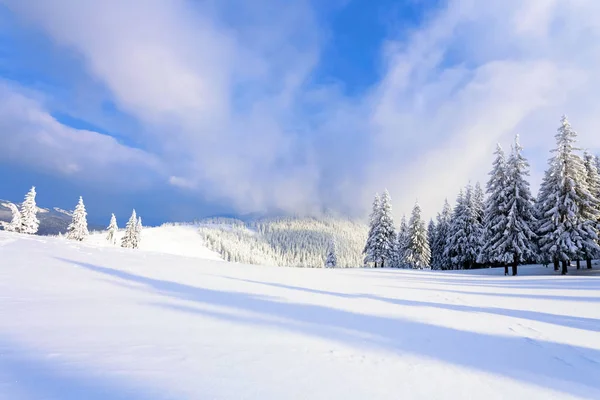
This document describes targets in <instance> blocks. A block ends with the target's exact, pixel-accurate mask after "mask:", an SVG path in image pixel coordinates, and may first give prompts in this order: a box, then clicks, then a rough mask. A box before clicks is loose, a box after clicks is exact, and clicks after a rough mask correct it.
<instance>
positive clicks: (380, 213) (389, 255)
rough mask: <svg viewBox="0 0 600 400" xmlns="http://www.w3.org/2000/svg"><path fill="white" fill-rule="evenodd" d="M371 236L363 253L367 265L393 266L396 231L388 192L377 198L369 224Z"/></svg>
mask: <svg viewBox="0 0 600 400" xmlns="http://www.w3.org/2000/svg"><path fill="white" fill-rule="evenodd" d="M369 225H370V227H369V235H368V238H367V243H366V244H365V248H364V250H363V253H364V254H365V265H366V264H368V263H373V266H374V267H375V268H377V266H378V265H379V266H381V267H382V268H383V267H384V266H388V267H389V266H393V263H394V259H395V249H396V246H395V241H396V231H395V229H394V220H393V218H392V201H391V199H390V195H389V193H388V191H387V190H386V191H385V192H384V193H383V195H382V196H381V197H379V196H377V195H376V196H375V200H374V201H373V211H372V213H371V217H370V222H369Z"/></svg>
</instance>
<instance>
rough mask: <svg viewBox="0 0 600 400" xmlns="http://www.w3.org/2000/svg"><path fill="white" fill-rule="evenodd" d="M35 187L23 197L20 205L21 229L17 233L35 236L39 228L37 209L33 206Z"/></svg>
mask: <svg viewBox="0 0 600 400" xmlns="http://www.w3.org/2000/svg"><path fill="white" fill-rule="evenodd" d="M35 196H36V192H35V186H33V187H32V188H31V189H30V190H29V192H28V193H27V194H26V195H25V201H23V204H21V228H20V229H19V232H21V233H25V234H28V235H35V234H36V233H37V231H38V229H39V227H40V221H39V220H38V218H37V212H38V208H37V205H36V204H35Z"/></svg>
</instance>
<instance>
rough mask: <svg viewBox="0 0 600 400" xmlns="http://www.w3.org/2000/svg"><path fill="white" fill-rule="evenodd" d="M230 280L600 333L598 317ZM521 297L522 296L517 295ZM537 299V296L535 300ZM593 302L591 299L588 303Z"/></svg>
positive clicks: (456, 291)
mask: <svg viewBox="0 0 600 400" xmlns="http://www.w3.org/2000/svg"><path fill="white" fill-rule="evenodd" d="M223 277H224V278H226V279H231V280H236V281H240V282H247V283H252V284H257V285H266V286H271V287H277V288H282V289H286V290H297V291H302V292H306V293H312V294H321V295H325V296H334V297H342V298H347V299H358V298H361V299H368V300H374V301H381V302H385V303H391V304H396V305H401V306H409V307H433V308H441V309H445V310H450V311H461V312H467V313H473V312H478V313H486V314H495V315H503V316H507V317H514V318H521V319H528V320H532V321H538V322H545V323H548V324H553V325H560V326H566V327H571V328H577V329H583V330H588V331H592V332H600V319H597V318H586V317H575V316H571V315H560V314H550V313H544V312H539V311H528V310H516V309H506V308H498V307H474V306H468V305H459V304H447V303H435V302H426V301H418V300H404V299H397V298H389V297H383V296H377V295H372V294H367V293H340V292H331V291H326V290H318V289H310V288H305V287H301V286H294V285H286V284H282V283H273V282H261V281H255V280H251V279H241V278H234V277H230V276H223ZM404 288H405V289H413V290H429V291H434V292H436V291H438V292H451V293H461V294H478V293H473V292H462V291H458V290H444V289H430V288H425V289H423V288H410V287H404ZM480 294H488V293H480ZM490 294H491V295H497V296H504V295H503V294H498V293H490ZM515 296H520V295H515ZM548 297H549V298H551V299H553V300H554V299H562V298H561V297H556V298H554V297H553V296H548ZM534 298H535V297H534ZM574 299H582V300H579V301H585V300H584V299H593V300H591V301H598V302H600V298H597V297H592V298H587V297H585V298H579V297H574ZM587 301H590V300H587Z"/></svg>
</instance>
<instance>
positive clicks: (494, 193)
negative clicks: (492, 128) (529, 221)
mask: <svg viewBox="0 0 600 400" xmlns="http://www.w3.org/2000/svg"><path fill="white" fill-rule="evenodd" d="M494 154H495V155H496V158H495V159H494V162H493V163H492V170H491V171H490V172H489V175H490V178H489V180H488V182H487V185H486V191H487V194H488V197H487V201H486V204H485V213H484V223H483V238H484V240H483V246H482V249H481V253H480V254H479V258H478V261H479V262H480V263H482V264H486V263H489V264H497V263H500V264H504V274H505V275H508V265H506V263H504V262H503V261H502V257H501V254H502V253H503V249H502V248H500V247H499V246H500V243H501V241H502V240H503V236H504V231H505V229H506V224H507V219H508V205H507V204H508V200H507V198H506V195H507V190H508V183H507V181H508V177H507V171H506V158H505V156H504V150H502V147H501V146H500V144H497V145H496V151H495V152H494Z"/></svg>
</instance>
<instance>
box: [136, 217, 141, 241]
mask: <svg viewBox="0 0 600 400" xmlns="http://www.w3.org/2000/svg"><path fill="white" fill-rule="evenodd" d="M142 229H143V226H142V217H138V220H137V224H136V225H135V238H136V243H137V246H136V247H139V246H140V243H141V242H142Z"/></svg>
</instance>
